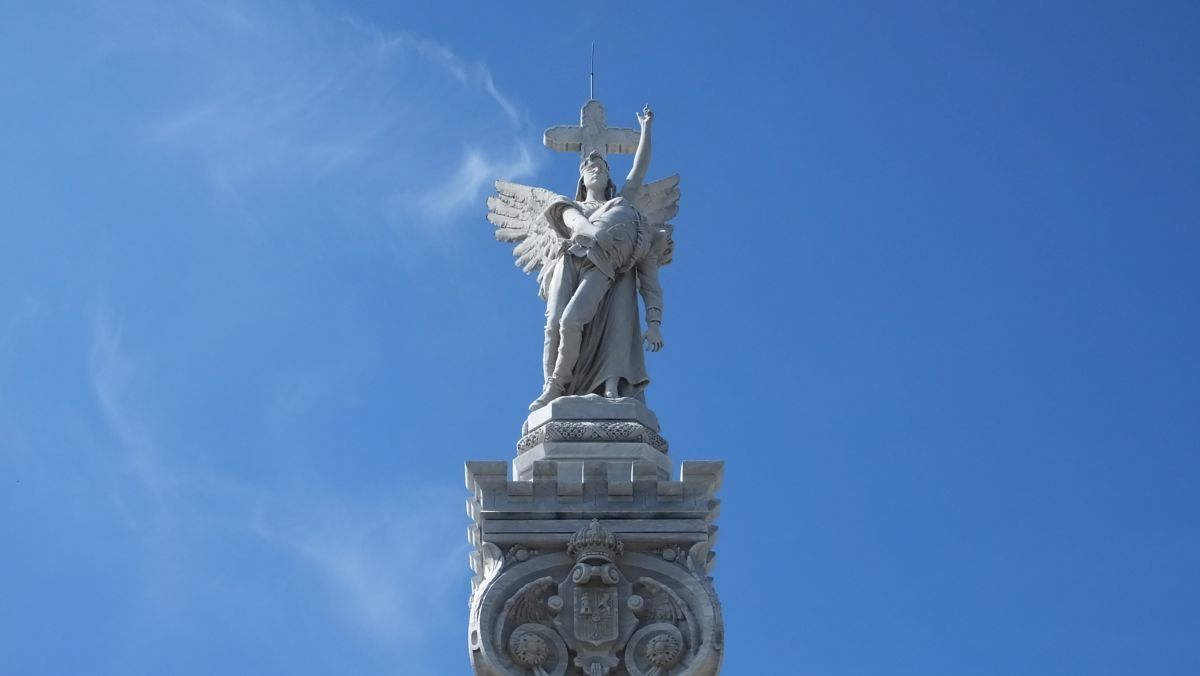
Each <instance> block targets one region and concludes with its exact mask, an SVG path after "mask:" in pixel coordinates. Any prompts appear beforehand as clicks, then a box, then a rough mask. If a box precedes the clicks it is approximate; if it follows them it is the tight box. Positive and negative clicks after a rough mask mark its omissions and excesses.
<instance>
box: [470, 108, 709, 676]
mask: <svg viewBox="0 0 1200 676" xmlns="http://www.w3.org/2000/svg"><path fill="white" fill-rule="evenodd" d="M653 119H654V114H653V113H652V112H651V110H650V109H649V107H647V108H646V109H645V110H643V111H642V112H641V113H639V114H638V122H639V127H640V129H637V130H634V129H620V128H612V127H608V126H607V125H606V120H605V114H604V106H602V105H601V104H600V102H599V101H596V100H595V99H594V98H593V99H591V100H589V101H588V102H587V103H586V104H584V106H583V109H582V111H581V112H580V124H579V126H578V127H576V126H560V127H553V128H551V129H548V130H546V134H545V139H544V141H545V144H546V146H547V147H549V148H551V149H552V150H556V151H560V152H578V153H580V158H581V160H580V165H579V173H580V175H579V182H578V184H577V186H576V188H577V189H576V193H575V195H573V196H562V195H556V194H554V193H552V192H550V191H549V190H545V189H542V188H534V187H530V186H524V185H519V184H516V183H507V182H503V181H498V182H497V183H496V195H495V196H493V197H491V198H489V199H488V210H489V213H488V220H489V221H491V222H492V224H493V225H495V226H496V232H495V234H496V239H498V240H500V241H503V242H512V243H515V247H514V249H513V254H514V255H515V256H516V259H517V261H516V262H517V265H518V267H521V268H522V269H523V270H524V271H525V272H527V273H530V272H535V271H536V272H537V273H538V274H537V281H538V293H539V296H540V297H541V298H542V299H544V300H545V301H546V339H545V345H544V350H543V360H542V367H543V375H544V376H545V383H544V385H543V388H542V391H541V393H540V395H539V396H538V397H537V398H536V399H535V400H534V401H533V403H532V404H530V411H531V412H530V414H529V417H528V418H526V420H525V422H524V424H523V426H522V427H521V435H520V437H519V439H518V440H517V443H516V452H517V455H516V457H515V459H513V461H512V464H511V467H510V465H509V462H508V461H505V460H500V461H473V462H468V463H467V472H466V475H467V489H468V490H469V491H470V493H471V497H470V498H469V499H468V501H467V509H468V512H469V513H470V516H471V518H472V520H473V524H472V526H471V528H470V540H471V544H472V545H473V546H474V548H475V549H474V551H473V552H472V554H471V568H472V570H473V571H474V572H475V577H474V579H473V581H472V584H473V593H472V595H471V615H470V624H469V630H468V631H469V636H468V645H469V649H470V656H471V665H472V667H473V669H474V672H475V674H476V676H714V675H715V674H717V673H718V672H719V671H720V667H721V658H722V650H723V647H724V645H723V644H724V626H723V623H722V619H721V606H720V603H719V602H718V601H717V595H716V591H715V589H714V587H713V584H712V578H711V577H709V572H710V571H711V569H712V565H713V558H714V554H713V551H712V547H713V544H714V542H715V540H716V526H715V525H714V521H715V519H716V517H717V512H718V501H717V500H716V498H715V494H716V492H717V490H718V489H719V488H720V485H721V475H722V463H720V462H684V463H682V465H681V466H680V469H679V475H678V476H679V478H678V480H672V479H671V476H672V462H671V459H670V457H669V456H668V445H667V441H666V439H665V438H663V436H662V434H661V431H660V428H659V423H658V418H657V417H656V416H655V414H654V413H653V411H651V409H650V408H649V407H648V406H647V405H646V397H645V390H646V387H647V385H648V384H649V382H650V379H649V377H648V375H647V372H646V367H645V357H644V353H643V346H645V349H646V350H649V351H651V352H657V351H658V350H659V349H661V348H662V347H663V345H664V341H663V337H662V331H661V324H662V320H663V289H662V287H661V285H660V283H659V270H660V268H662V267H663V266H665V265H667V264H669V263H670V262H671V257H672V254H673V246H674V240H673V236H674V226H673V225H671V224H669V223H667V221H668V220H670V219H671V218H673V217H674V216H675V214H676V213H677V211H678V208H679V207H678V205H679V195H680V193H679V176H678V175H675V176H671V177H669V178H665V179H662V180H659V181H655V182H652V183H645V176H646V171H647V169H648V167H649V163H650V150H651V143H650V142H651V131H652V126H653ZM613 153H633V154H634V159H633V168H632V170H631V171H630V172H629V176H628V177H627V178H626V180H625V183H624V185H623V186H622V187H621V188H620V189H618V188H617V186H616V185H615V183H614V182H613V180H612V178H611V176H610V173H609V167H608V159H607V157H608V155H609V154H613ZM639 296H640V297H641V301H642V302H641V304H642V306H643V307H644V311H639V307H638V306H639V304H638V298H639ZM643 318H644V320H645V331H643V329H642V320H643Z"/></svg>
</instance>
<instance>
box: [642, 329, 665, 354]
mask: <svg viewBox="0 0 1200 676" xmlns="http://www.w3.org/2000/svg"><path fill="white" fill-rule="evenodd" d="M644 339H645V341H646V349H647V350H650V351H651V352H658V351H659V350H661V349H662V348H663V337H662V331H661V330H660V329H659V328H658V324H651V325H650V328H649V329H646V335H645V336H644Z"/></svg>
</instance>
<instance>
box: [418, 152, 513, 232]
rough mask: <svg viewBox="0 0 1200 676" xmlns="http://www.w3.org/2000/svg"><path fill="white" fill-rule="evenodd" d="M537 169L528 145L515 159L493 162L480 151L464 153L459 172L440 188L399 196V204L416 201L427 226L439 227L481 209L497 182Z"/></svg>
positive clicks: (494, 160) (508, 158) (438, 186)
mask: <svg viewBox="0 0 1200 676" xmlns="http://www.w3.org/2000/svg"><path fill="white" fill-rule="evenodd" d="M536 168H537V165H536V163H535V162H534V160H533V155H532V153H530V151H529V146H528V145H524V144H522V145H519V146H518V147H517V150H516V152H515V154H514V156H512V157H507V158H501V159H493V158H490V157H488V156H486V155H485V154H484V153H483V152H481V151H479V150H476V149H469V150H467V151H466V152H464V153H463V156H462V159H461V161H460V162H459V164H458V169H457V170H456V171H455V172H454V174H453V175H452V176H450V177H449V178H447V179H446V180H445V181H443V182H442V183H441V184H440V185H437V186H435V187H433V188H432V189H430V190H428V191H426V192H425V193H423V194H419V195H398V196H397V197H396V199H397V200H398V201H408V200H413V201H415V204H416V207H417V211H418V213H419V214H420V216H421V217H422V222H423V223H428V224H437V223H440V222H443V221H445V220H447V219H448V218H450V217H451V216H453V215H455V214H458V213H460V212H461V211H463V210H464V209H469V208H472V207H474V208H480V207H481V206H482V205H483V199H484V195H485V194H487V193H488V192H489V191H490V190H491V187H492V182H493V181H495V180H496V179H503V180H517V179H521V178H524V177H526V176H529V175H530V174H532V173H533V172H534V170H535V169H536Z"/></svg>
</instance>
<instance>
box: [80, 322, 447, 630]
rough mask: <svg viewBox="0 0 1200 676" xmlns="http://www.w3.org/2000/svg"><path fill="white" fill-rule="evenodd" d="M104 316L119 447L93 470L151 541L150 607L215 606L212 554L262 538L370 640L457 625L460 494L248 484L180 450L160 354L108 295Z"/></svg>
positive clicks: (111, 434)
mask: <svg viewBox="0 0 1200 676" xmlns="http://www.w3.org/2000/svg"><path fill="white" fill-rule="evenodd" d="M92 315H93V316H92V322H91V326H92V340H91V345H90V352H89V358H88V366H89V381H90V386H91V391H92V395H93V398H94V402H95V404H96V406H97V408H98V410H99V412H100V414H101V419H102V421H103V423H104V432H105V434H104V435H102V437H101V438H100V439H98V440H97V441H98V444H99V445H101V446H104V447H106V449H107V450H106V451H105V452H103V453H102V454H101V457H100V458H99V461H98V465H99V466H98V467H94V468H93V471H95V472H97V473H98V475H99V476H100V477H103V479H102V481H101V483H104V484H105V485H106V486H107V489H106V490H107V491H108V492H109V495H108V496H107V497H108V498H109V501H110V504H113V505H114V508H115V509H116V510H117V511H118V512H119V513H120V514H121V515H122V517H123V520H124V521H125V524H126V526H127V527H129V528H130V531H131V532H132V533H135V534H136V537H137V538H138V540H139V542H140V546H141V551H142V560H141V564H142V566H143V570H142V571H141V576H140V577H141V579H142V580H143V584H144V589H143V590H142V598H143V601H144V603H145V604H146V605H145V608H144V610H145V612H146V613H148V614H149V615H151V616H158V617H170V616H173V615H178V614H179V613H186V612H187V610H188V606H190V605H202V604H204V603H206V602H207V601H206V600H205V599H204V598H202V597H201V596H202V588H203V585H200V586H197V584H198V583H197V580H202V579H204V578H205V576H206V575H205V573H203V572H202V570H201V568H202V567H203V565H204V562H205V561H212V560H214V559H219V558H220V557H221V555H220V553H219V552H221V551H224V550H225V549H226V547H227V546H228V543H234V542H236V543H245V542H246V541H247V539H249V540H255V541H258V542H260V543H261V544H262V545H265V546H266V547H267V548H269V549H271V550H274V551H277V552H281V553H283V554H284V555H286V558H287V560H288V561H290V565H291V566H293V567H294V568H295V570H296V571H299V572H300V573H301V574H307V575H310V576H312V578H313V579H314V580H316V581H317V582H318V583H320V584H321V585H323V586H324V588H325V590H326V599H327V601H328V610H327V614H329V615H330V616H332V617H335V618H338V620H339V621H340V623H341V624H343V625H344V626H345V627H346V628H347V629H349V630H350V632H351V633H352V634H358V635H359V636H361V637H363V638H364V639H368V640H371V641H374V642H377V643H378V644H380V645H390V646H395V645H403V646H408V647H409V648H410V649H412V650H417V651H418V652H419V648H420V646H419V645H418V644H419V643H420V642H421V640H422V638H423V637H427V636H428V635H429V633H430V632H444V631H446V630H447V629H448V627H449V626H450V625H451V624H452V623H453V622H455V621H456V620H457V616H456V615H455V613H454V609H455V608H458V607H459V605H458V604H456V603H455V600H461V597H462V595H463V593H464V589H463V587H462V582H463V578H464V565H465V564H464V561H465V560H466V550H467V546H466V543H465V542H464V541H463V539H462V538H461V532H462V528H461V526H462V522H461V512H460V511H459V510H457V509H450V508H449V507H450V506H451V505H454V504H456V503H458V502H459V501H460V500H461V496H460V494H459V493H458V491H456V490H454V489H453V488H452V487H449V486H446V485H437V484H420V483H409V484H406V485H405V486H403V487H402V488H401V490H399V491H397V493H398V494H399V495H402V496H404V497H403V498H400V499H381V500H376V501H374V502H372V501H370V500H368V499H361V498H355V499H349V498H347V497H345V496H342V495H339V494H338V492H337V491H335V490H332V489H330V488H328V487H325V486H322V485H321V484H320V483H314V482H313V481H311V480H306V481H301V483H299V484H296V483H295V482H286V483H270V482H263V481H247V480H245V479H243V478H239V477H237V476H235V475H232V474H229V473H227V472H222V471H221V470H220V469H219V468H216V469H214V468H208V469H201V468H199V467H197V466H196V465H194V464H192V463H189V462H187V461H186V460H185V459H184V458H181V457H178V455H179V454H178V450H177V452H176V453H175V454H170V453H166V452H164V450H163V447H161V446H160V445H159V444H158V443H157V441H156V439H155V438H154V437H155V434H154V430H153V429H152V425H151V424H150V421H151V419H152V416H151V414H150V407H149V401H150V400H153V398H154V397H153V392H152V391H151V390H152V388H151V387H149V386H148V382H149V381H150V380H152V379H150V378H148V375H149V373H150V370H151V369H150V366H151V364H152V361H151V360H150V358H149V357H148V355H147V354H145V353H144V352H139V351H137V350H134V349H131V348H130V346H129V341H128V340H127V338H126V334H125V329H124V327H123V323H122V322H121V320H120V318H119V314H118V313H116V312H114V311H113V310H111V309H110V306H109V305H108V304H107V303H97V304H95V306H94V308H93V312H92ZM306 396H320V394H319V393H316V394H314V393H311V392H310V393H308V394H307V395H306ZM268 408H269V407H268ZM267 414H268V415H269V412H268V413H267ZM222 543H225V544H222ZM241 546H242V547H244V546H245V545H244V544H242V545H241ZM292 574H296V573H292ZM223 586H224V587H225V588H226V589H227V590H228V589H232V590H234V591H233V592H231V593H237V594H241V595H247V594H250V595H253V594H256V593H261V592H256V591H255V590H253V589H250V588H249V587H250V586H252V578H251V579H247V580H243V581H240V582H239V581H238V580H236V579H233V580H230V579H226V580H225V581H224V582H223ZM443 609H444V610H443Z"/></svg>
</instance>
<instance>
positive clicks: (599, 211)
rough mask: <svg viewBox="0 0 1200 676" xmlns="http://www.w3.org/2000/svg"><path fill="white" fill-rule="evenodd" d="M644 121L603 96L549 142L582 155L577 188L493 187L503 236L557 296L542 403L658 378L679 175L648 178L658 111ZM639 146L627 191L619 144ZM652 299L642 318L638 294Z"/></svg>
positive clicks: (550, 133) (627, 393)
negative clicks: (656, 359) (653, 365)
mask: <svg viewBox="0 0 1200 676" xmlns="http://www.w3.org/2000/svg"><path fill="white" fill-rule="evenodd" d="M637 117H638V122H639V126H640V130H639V131H634V130H632V129H619V128H609V127H606V126H605V123H604V108H603V106H601V105H600V103H599V102H598V101H595V100H592V101H588V103H587V104H586V105H585V106H584V107H583V110H582V112H581V114H580V126H578V127H566V126H562V127H554V128H551V129H548V130H547V131H546V134H545V143H546V145H547V146H548V147H550V148H551V149H554V150H559V151H567V152H574V151H578V152H579V153H580V156H581V161H580V164H579V181H578V183H577V184H576V192H575V195H574V197H573V198H568V197H566V196H562V195H557V194H554V193H553V192H551V191H549V190H546V189H544V188H535V187H530V186H525V185H520V184H517V183H509V182H505V181H497V182H496V195H495V196H493V197H490V198H489V199H488V220H489V221H491V223H492V224H493V225H494V226H496V233H495V234H496V239H498V240H500V241H503V242H515V243H516V246H515V247H514V249H513V255H514V256H515V257H516V259H517V260H516V264H517V266H518V267H520V268H522V269H523V270H524V271H525V272H527V273H530V272H534V271H537V273H538V277H537V279H538V286H539V296H540V297H541V298H542V299H543V300H545V301H546V338H545V345H544V351H543V360H542V361H543V375H544V378H545V385H544V387H543V390H542V393H541V395H540V396H539V397H538V398H537V399H536V400H534V402H533V403H532V404H530V406H529V408H530V410H537V409H540V408H542V407H544V406H546V405H547V404H548V403H550V402H551V401H553V400H554V399H557V398H558V397H561V396H564V395H588V394H598V395H602V396H604V397H607V398H609V399H618V398H622V397H634V398H637V399H642V398H643V394H642V391H643V390H644V388H645V387H646V385H647V384H648V383H649V382H650V378H649V376H647V374H646V367H645V358H644V356H643V354H642V352H643V350H642V346H643V343H644V344H645V348H646V349H647V350H649V351H652V352H657V351H658V350H660V349H661V348H662V346H663V338H662V331H661V324H662V309H663V294H662V287H661V286H660V285H659V281H658V271H659V268H660V267H661V266H664V265H667V264H668V263H670V262H671V256H672V253H673V248H674V241H673V239H672V234H673V231H674V226H673V225H671V224H668V223H667V222H666V221H667V220H668V219H670V218H672V217H673V216H674V215H675V214H676V213H677V212H678V210H679V194H680V193H679V176H678V175H675V176H671V177H669V178H665V179H662V180H659V181H655V182H653V183H645V182H644V181H645V176H646V171H647V169H648V168H649V165H650V148H651V142H650V137H651V128H652V126H653V121H654V113H653V112H652V111H651V110H650V108H649V106H647V107H646V108H645V109H644V110H643V111H641V112H640V113H638V116H637ZM630 151H633V152H634V158H633V168H632V169H631V170H630V172H629V175H628V177H627V178H626V179H625V184H624V185H623V186H622V187H621V189H620V190H619V191H618V190H617V188H616V186H615V185H614V183H613V181H612V177H611V174H610V170H609V165H608V159H607V154H608V153H614V152H615V153H628V152H630ZM639 294H640V296H641V298H642V303H643V304H644V305H645V320H646V330H645V332H644V333H643V332H642V329H641V317H640V316H639V312H638V301H637V297H638V295H639Z"/></svg>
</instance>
